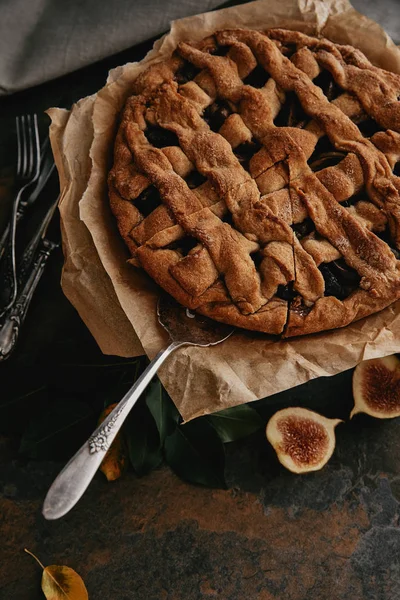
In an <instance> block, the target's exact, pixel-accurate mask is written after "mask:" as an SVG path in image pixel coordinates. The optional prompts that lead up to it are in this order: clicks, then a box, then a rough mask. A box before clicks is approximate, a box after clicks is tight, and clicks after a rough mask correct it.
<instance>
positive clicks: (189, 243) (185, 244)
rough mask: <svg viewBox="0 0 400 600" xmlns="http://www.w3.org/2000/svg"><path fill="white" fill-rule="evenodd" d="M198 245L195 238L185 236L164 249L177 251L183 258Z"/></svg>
mask: <svg viewBox="0 0 400 600" xmlns="http://www.w3.org/2000/svg"><path fill="white" fill-rule="evenodd" d="M198 243H199V242H198V241H197V240H196V238H193V237H190V236H186V237H183V238H182V239H180V240H176V242H172V243H171V244H168V246H166V249H167V250H178V252H180V253H181V254H182V255H183V256H187V254H189V252H190V251H191V250H193V248H194V247H195V246H197V245H198Z"/></svg>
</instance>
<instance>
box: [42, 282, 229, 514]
mask: <svg viewBox="0 0 400 600" xmlns="http://www.w3.org/2000/svg"><path fill="white" fill-rule="evenodd" d="M157 314H158V320H159V322H160V323H161V325H162V326H163V327H164V329H166V330H167V331H168V333H169V336H170V343H169V345H168V346H167V347H166V348H164V349H163V350H161V352H159V353H158V354H157V356H156V357H155V358H153V360H152V361H151V363H150V364H149V366H148V367H147V369H146V370H145V371H144V372H143V373H142V375H141V376H140V377H139V379H138V380H137V381H136V382H135V383H134V384H133V386H132V387H131V389H130V390H129V391H128V392H127V393H126V394H125V396H124V397H123V398H122V400H121V401H120V402H119V404H117V406H116V407H115V408H114V410H113V411H112V412H111V413H110V414H109V415H108V417H107V418H106V420H105V421H103V423H101V425H100V426H99V427H98V428H97V429H96V430H95V431H94V432H93V434H92V435H91V437H90V438H89V440H88V441H87V442H85V444H84V445H83V446H82V447H81V448H80V449H79V450H78V452H77V453H76V454H75V456H73V457H72V458H71V460H70V461H69V463H68V464H67V465H66V466H65V467H64V468H63V470H62V471H61V472H60V474H59V475H58V477H57V478H56V479H55V481H54V482H53V485H52V486H51V488H50V489H49V491H48V493H47V496H46V499H45V501H44V505H43V515H44V517H45V518H46V519H59V518H60V517H62V516H63V515H65V514H66V513H67V512H69V511H70V510H71V508H72V507H73V506H75V504H76V503H77V502H78V500H79V499H80V498H81V496H82V495H83V494H84V492H85V490H86V488H87V487H88V485H89V483H90V482H91V481H92V479H93V477H94V475H95V473H96V471H97V469H98V468H99V466H100V464H101V462H102V460H103V458H104V456H105V455H106V452H107V450H108V448H109V447H110V445H111V444H112V442H113V440H114V439H115V436H116V435H117V433H118V431H119V429H120V428H121V426H122V424H123V422H124V421H125V419H126V417H127V416H128V414H129V412H130V411H131V409H132V407H133V406H134V404H135V403H136V401H137V400H138V398H139V396H140V395H141V394H142V392H143V391H144V390H145V389H146V387H147V386H148V384H149V383H150V381H151V379H152V378H153V377H154V375H155V374H156V373H157V371H158V369H159V368H160V367H161V365H162V363H163V362H164V361H165V359H166V358H167V357H168V356H169V355H170V354H171V352H173V351H174V350H176V349H177V348H181V347H182V346H203V347H206V346H215V345H216V344H219V343H221V342H223V341H224V340H226V339H227V338H228V337H229V336H230V335H231V334H232V333H233V331H234V328H233V327H230V326H229V325H223V324H221V323H217V322H216V321H212V320H211V319H208V318H206V317H202V316H200V315H196V314H194V313H192V312H190V311H189V310H188V309H186V308H184V307H183V306H181V305H179V304H178V303H177V302H175V300H173V299H172V298H171V297H170V296H168V295H167V294H162V296H161V297H160V299H159V302H158V307H157Z"/></svg>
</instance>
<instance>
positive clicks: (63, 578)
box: [42, 565, 89, 600]
mask: <svg viewBox="0 0 400 600" xmlns="http://www.w3.org/2000/svg"><path fill="white" fill-rule="evenodd" d="M42 590H43V593H44V595H45V596H46V598H47V600H67V599H68V600H88V598H89V596H88V593H87V589H86V587H85V584H84V583H83V581H82V579H81V577H80V576H79V575H78V573H77V572H76V571H74V570H73V569H70V568H69V567H62V566H58V565H51V566H50V567H46V568H45V570H44V571H43V576H42Z"/></svg>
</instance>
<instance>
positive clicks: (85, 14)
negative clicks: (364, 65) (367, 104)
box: [0, 0, 400, 95]
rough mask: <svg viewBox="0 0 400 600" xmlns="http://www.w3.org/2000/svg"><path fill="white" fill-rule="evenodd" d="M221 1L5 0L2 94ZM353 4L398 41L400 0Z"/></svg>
mask: <svg viewBox="0 0 400 600" xmlns="http://www.w3.org/2000/svg"><path fill="white" fill-rule="evenodd" d="M303 1H304V0H303ZM222 2H223V0H107V1H106V0H0V95H1V94H3V95H4V94H11V93H13V92H16V91H18V90H21V89H24V88H28V87H31V86H33V85H37V84H39V83H42V82H44V81H47V80H49V79H53V78H55V77H58V76H60V75H64V74H65V73H69V72H71V71H74V70H76V69H79V68H81V67H84V66H86V65H88V64H91V63H93V62H95V61H98V60H101V59H102V58H105V57H107V56H111V55H112V54H116V53H117V52H120V51H122V50H125V49H127V48H129V47H131V46H134V45H135V44H138V43H140V42H142V41H144V40H147V39H149V38H151V37H154V36H157V35H159V34H161V33H164V32H165V31H167V30H168V29H169V23H170V21H172V20H174V19H178V18H181V17H185V16H190V15H194V14H198V13H201V12H206V11H208V10H211V9H213V8H215V7H216V6H219V5H221V3H222ZM238 3H239V2H238ZM353 5H354V7H355V8H356V9H357V10H359V11H360V12H362V13H364V14H366V15H367V16H369V17H371V18H373V19H375V20H376V21H378V22H379V23H380V24H381V25H382V26H383V27H385V28H386V30H387V31H388V33H389V34H390V35H391V36H392V37H393V38H394V40H395V41H397V42H398V41H399V38H400V26H399V22H400V20H399V16H400V0H380V1H378V0H353Z"/></svg>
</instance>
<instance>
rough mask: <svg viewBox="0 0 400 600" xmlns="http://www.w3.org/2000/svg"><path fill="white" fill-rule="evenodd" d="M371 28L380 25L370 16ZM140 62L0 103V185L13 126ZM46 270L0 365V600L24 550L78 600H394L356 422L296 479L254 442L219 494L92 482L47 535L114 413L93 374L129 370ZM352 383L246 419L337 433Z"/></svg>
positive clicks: (392, 463)
mask: <svg viewBox="0 0 400 600" xmlns="http://www.w3.org/2000/svg"><path fill="white" fill-rule="evenodd" d="M384 5H385V3H383V6H384ZM388 6H389V5H388ZM393 6H394V5H393V1H392V2H390V7H389V8H390V10H392V8H393ZM357 8H359V10H362V11H364V12H367V13H368V11H375V14H376V11H377V10H378V4H377V3H372V2H370V3H368V2H364V4H363V5H362V3H361V2H360V1H358V2H357ZM381 16H382V21H383V20H384V18H386V17H387V15H386V13H385V10H384V8H382V14H381ZM378 17H379V15H378ZM399 39H400V36H399ZM150 46H151V44H143V45H142V46H141V47H140V48H135V49H133V50H131V51H127V52H124V53H122V54H121V55H119V56H116V57H112V58H111V59H109V60H107V61H104V62H102V63H99V64H98V65H94V66H92V67H90V68H88V69H85V70H83V71H82V72H79V73H74V74H72V75H70V76H68V77H65V78H63V79H62V80H59V81H55V82H50V83H49V84H45V85H43V86H40V87H39V88H36V89H33V90H28V91H26V92H23V93H20V94H17V95H15V96H13V97H11V98H6V99H3V100H1V101H0V108H1V111H0V115H1V116H0V124H1V126H2V144H1V147H0V168H2V171H1V174H3V175H4V176H5V177H4V178H5V180H7V181H8V179H7V178H8V177H9V169H8V168H9V166H10V165H11V164H12V152H10V151H9V145H8V142H9V141H11V140H12V139H13V135H14V134H13V117H14V115H15V114H19V113H21V112H25V111H26V110H27V109H28V107H29V109H30V110H33V109H35V110H38V111H41V110H44V109H45V108H47V107H48V106H50V105H64V106H68V105H69V104H70V103H71V102H72V101H74V100H77V99H78V98H79V97H81V96H83V95H85V94H87V93H91V92H93V91H95V90H96V89H97V88H98V87H99V86H100V85H101V84H102V83H103V81H104V79H105V76H106V73H107V71H108V69H109V68H111V67H113V66H116V65H118V64H121V63H124V62H127V61H128V60H135V59H139V58H141V57H142V56H143V55H144V54H145V52H146V51H147V49H148V48H149V47H150ZM7 169H8V170H7ZM2 198H3V196H2ZM53 234H54V235H55V236H56V235H57V229H56V228H54V229H53ZM61 264H62V256H61V252H60V251H58V252H56V253H55V255H54V256H53V257H52V259H51V261H50V264H49V268H48V270H47V272H46V273H45V276H44V278H43V280H42V282H41V283H40V287H39V289H38V293H37V295H36V296H35V298H34V301H33V303H32V306H31V310H30V313H29V316H28V320H27V323H26V328H25V329H24V332H23V335H22V338H21V340H20V344H19V348H18V351H17V352H16V354H15V355H14V356H13V357H12V358H11V359H10V361H8V362H7V363H5V364H3V365H0V381H1V390H2V392H1V395H0V408H1V414H2V420H1V421H0V532H1V542H2V543H1V545H0V599H1V600H36V599H37V600H39V599H40V598H43V595H42V592H41V591H40V578H41V571H40V569H39V567H38V565H37V564H36V563H35V562H34V561H33V560H32V558H31V557H29V556H28V555H27V554H25V553H24V552H23V549H24V548H25V547H26V548H29V549H30V550H32V551H33V552H34V553H36V554H37V555H38V556H39V558H40V559H41V560H42V562H43V563H45V564H65V565H68V566H71V567H73V568H75V569H76V570H77V571H78V572H79V573H80V574H81V576H82V577H83V579H84V580H85V582H86V585H87V588H88V591H89V597H90V598H91V600H98V599H100V598H105V599H107V600H128V599H129V600H181V599H183V598H185V599H188V600H197V599H203V598H210V599H211V598H215V597H219V598H223V599H224V600H225V599H226V600H242V599H244V598H246V599H249V600H272V599H279V600H283V599H285V600H286V599H287V600H304V599H305V598H307V600H325V599H328V598H332V599H334V600H349V599H350V598H351V599H352V600H362V599H366V600H398V598H399V597H400V530H399V515H400V511H399V500H400V460H399V436H400V421H399V420H398V419H395V420H391V421H386V422H381V421H374V420H372V419H370V418H368V417H366V416H357V417H356V418H355V419H354V420H353V421H352V422H346V423H344V424H343V425H340V426H339V427H338V428H337V446H336V450H335V453H334V455H333V457H332V460H331V461H330V462H329V464H328V465H327V466H326V467H325V468H324V469H323V470H322V471H320V472H317V473H312V474H309V475H305V476H295V475H292V474H290V473H289V472H287V471H285V470H284V469H283V468H282V467H281V466H280V464H279V463H278V461H277V459H276V456H275V455H274V452H273V450H272V449H271V447H270V446H269V445H268V444H267V442H266V440H265V437H264V434H263V432H259V433H258V434H254V435H253V436H251V437H250V438H248V439H246V440H243V441H241V442H236V443H234V444H230V445H229V446H228V447H227V466H226V477H227V482H228V489H227V490H211V489H205V488H201V487H196V486H194V485H190V484H187V483H184V482H182V481H181V480H179V479H178V478H177V477H176V476H175V475H174V474H173V473H172V472H171V471H170V470H169V469H168V468H167V467H165V466H162V467H160V468H158V469H157V470H156V471H154V472H153V473H151V474H150V475H149V476H147V477H144V478H137V477H136V476H135V475H134V474H133V473H132V472H128V473H127V474H126V475H125V476H124V477H123V478H122V479H121V480H119V481H117V482H114V483H107V482H106V481H105V479H104V477H103V476H102V475H100V474H99V475H97V476H96V478H95V480H94V481H93V483H92V484H91V486H90V488H89V489H88V491H87V493H86V494H85V496H84V497H83V498H82V500H81V501H80V503H79V504H78V505H77V506H76V507H75V509H74V510H72V511H71V513H69V514H68V515H67V516H66V517H65V518H63V519H61V520H59V521H56V522H46V521H45V520H44V519H43V518H42V516H41V505H42V502H43V499H44V496H45V494H46V491H47V489H48V487H49V485H50V484H51V482H52V480H53V479H54V477H55V476H56V474H57V473H58V471H59V470H60V468H61V466H62V465H63V464H64V462H65V460H66V459H67V457H68V456H70V455H71V454H72V452H73V451H74V450H75V449H76V448H77V447H78V446H79V445H80V444H81V443H82V441H83V440H84V439H85V436H86V435H88V434H89V433H90V432H91V430H92V428H93V425H94V423H95V421H96V418H97V415H98V411H99V407H100V406H102V403H103V398H104V395H107V399H108V401H111V400H118V398H119V397H120V385H122V383H123V382H121V372H120V371H118V369H117V370H114V368H113V366H112V367H111V369H108V367H107V368H105V367H106V365H110V364H111V365H114V366H115V365H119V364H120V363H123V364H124V365H125V366H126V363H127V362H128V361H125V362H124V361H120V360H119V359H117V358H114V357H103V356H102V355H101V353H100V352H99V350H98V348H97V346H96V344H95V343H94V341H93V339H92V338H91V336H90V334H89V333H88V332H87V330H86V329H85V327H84V325H83V324H82V322H81V321H80V319H79V317H78V316H77V314H76V313H75V311H74V309H73V308H72V307H71V306H70V304H69V303H68V302H67V300H66V299H65V298H64V296H63V294H62V292H61V289H60V286H59V278H60V270H61ZM82 363H85V364H91V365H94V364H97V363H98V364H100V365H101V366H102V367H104V368H103V369H101V370H100V371H99V370H93V369H92V368H88V369H85V368H82V366H81V365H82ZM351 375H352V373H351V372H346V373H342V374H340V375H338V376H336V377H332V378H328V379H319V380H317V381H313V382H310V383H309V384H306V385H304V386H301V387H300V388H296V389H293V390H290V391H289V392H286V393H283V394H279V395H276V396H273V397H271V398H269V399H267V400H265V401H260V402H259V403H257V409H258V411H259V412H260V414H261V415H262V416H263V417H264V419H265V422H266V421H267V419H268V417H269V416H270V415H272V414H273V412H274V411H276V410H277V409H279V408H283V407H284V406H289V405H293V404H296V405H297V404H299V405H302V406H306V407H309V408H312V409H314V410H318V411H320V412H322V413H323V414H325V415H326V416H329V417H340V418H344V419H347V418H348V415H349V412H350V409H351V407H352V393H351ZM100 388H101V390H102V394H100V393H99V389H100ZM44 392H45V393H44ZM68 398H72V399H73V401H74V402H80V403H84V404H85V406H86V407H87V409H88V415H89V416H88V418H87V419H84V420H83V421H82V426H81V428H80V429H79V435H78V434H76V435H75V436H68V431H67V432H66V433H65V432H64V435H63V437H60V443H59V445H58V446H57V445H55V446H54V448H53V449H52V454H51V455H50V456H49V454H48V451H47V452H46V447H45V444H43V445H42V446H44V447H42V449H41V450H38V451H37V459H36V460H32V459H28V458H26V456H24V455H21V453H20V452H19V441H20V438H21V436H23V435H24V434H25V433H26V429H27V427H28V426H29V423H30V422H31V421H32V419H33V418H34V417H35V416H37V415H39V416H40V415H45V414H46V413H47V412H48V410H49V409H50V408H51V406H53V404H54V403H56V402H59V401H68ZM71 401H72V400H71ZM74 431H75V430H74ZM43 457H46V460H43ZM50 457H51V458H52V460H49V459H50Z"/></svg>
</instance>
